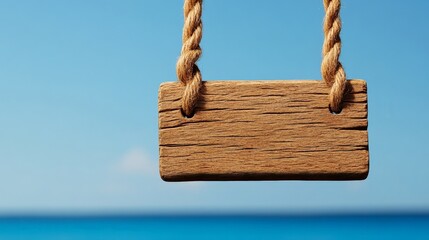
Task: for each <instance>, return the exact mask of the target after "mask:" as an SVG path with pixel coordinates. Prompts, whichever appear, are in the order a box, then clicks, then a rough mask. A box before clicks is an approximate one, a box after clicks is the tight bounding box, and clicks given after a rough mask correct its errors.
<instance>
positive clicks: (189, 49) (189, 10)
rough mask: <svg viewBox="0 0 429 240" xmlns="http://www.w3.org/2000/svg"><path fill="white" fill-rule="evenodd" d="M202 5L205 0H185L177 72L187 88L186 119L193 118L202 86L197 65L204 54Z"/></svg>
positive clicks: (184, 110)
mask: <svg viewBox="0 0 429 240" xmlns="http://www.w3.org/2000/svg"><path fill="white" fill-rule="evenodd" d="M202 3H203V0H185V5H184V13H185V26H184V27H183V36H182V41H183V45H182V52H181V55H180V57H179V60H178V61H177V66H176V72H177V77H178V78H179V80H180V82H182V84H183V85H184V86H185V91H184V93H183V97H182V112H183V114H184V115H185V116H186V117H192V115H193V113H194V108H195V106H196V104H197V102H198V98H199V95H200V89H201V85H202V77H201V72H200V69H199V68H198V66H197V64H196V62H197V61H198V59H199V58H200V56H201V54H202V50H201V47H200V42H201V38H202V36H203V24H202V21H201V15H202Z"/></svg>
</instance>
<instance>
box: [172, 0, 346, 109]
mask: <svg viewBox="0 0 429 240" xmlns="http://www.w3.org/2000/svg"><path fill="white" fill-rule="evenodd" d="M202 3H203V0H185V4H184V13H185V25H184V27H183V36H182V41H183V45H182V52H181V55H180V57H179V60H178V61H177V66H176V72H177V77H178V79H179V81H180V82H181V83H182V84H183V85H184V86H185V90H184V92H183V97H182V113H183V115H184V116H186V117H192V116H193V114H194V109H195V107H196V105H197V102H198V99H199V95H200V90H201V86H202V77H201V72H200V70H199V68H198V66H197V64H196V62H197V61H198V59H199V58H200V56H201V54H202V50H201V47H200V42H201V38H202V34H203V32H202V29H203V26H202V21H201V15H202ZM323 4H324V7H325V11H326V15H325V20H324V26H323V29H324V35H325V41H324V43H323V60H322V65H321V72H322V77H323V80H324V81H325V82H326V84H327V85H328V86H329V87H331V91H330V93H329V108H330V110H331V111H332V112H334V113H339V112H341V109H342V102H343V98H344V94H345V91H346V73H345V71H344V68H343V66H342V64H341V62H340V61H339V58H340V54H341V38H340V33H341V19H340V9H341V0H323Z"/></svg>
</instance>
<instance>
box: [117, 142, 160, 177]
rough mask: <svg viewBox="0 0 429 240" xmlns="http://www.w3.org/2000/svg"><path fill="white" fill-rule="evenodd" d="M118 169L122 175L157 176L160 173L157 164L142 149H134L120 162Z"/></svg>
mask: <svg viewBox="0 0 429 240" xmlns="http://www.w3.org/2000/svg"><path fill="white" fill-rule="evenodd" d="M116 169H117V170H118V171H120V172H122V173H129V174H144V175H146V176H147V175H155V174H157V173H158V167H157V164H156V162H154V161H152V160H151V158H150V157H149V155H148V154H147V153H146V152H145V151H143V149H141V148H134V149H131V150H129V151H128V152H127V153H125V154H124V155H123V156H122V158H121V159H120V160H119V164H118V165H117V167H116Z"/></svg>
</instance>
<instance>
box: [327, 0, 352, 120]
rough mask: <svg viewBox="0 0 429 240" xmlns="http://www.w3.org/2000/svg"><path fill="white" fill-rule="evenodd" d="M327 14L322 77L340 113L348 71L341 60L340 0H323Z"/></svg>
mask: <svg viewBox="0 0 429 240" xmlns="http://www.w3.org/2000/svg"><path fill="white" fill-rule="evenodd" d="M323 5H324V7H325V11H326V15H325V21H324V26H323V30H324V33H325V41H324V43H323V60H322V66H321V70H322V77H323V80H324V81H325V82H326V84H328V86H330V87H331V91H330V93H329V107H330V109H331V111H332V112H335V113H339V112H341V109H342V102H343V97H344V94H345V91H346V83H347V82H346V80H347V79H346V73H345V71H344V68H343V66H342V64H341V62H340V61H339V58H340V54H341V38H340V33H341V19H340V9H341V1H340V0H323Z"/></svg>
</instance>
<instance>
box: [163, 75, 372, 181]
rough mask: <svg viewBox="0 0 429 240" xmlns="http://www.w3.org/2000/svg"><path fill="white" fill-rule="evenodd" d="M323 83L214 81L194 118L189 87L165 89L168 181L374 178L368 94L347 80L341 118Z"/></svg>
mask: <svg viewBox="0 0 429 240" xmlns="http://www.w3.org/2000/svg"><path fill="white" fill-rule="evenodd" d="M329 90H330V88H329V87H327V86H326V84H325V83H324V82H323V81H210V82H204V83H203V89H202V97H201V99H200V101H199V105H198V106H197V108H196V114H195V115H194V116H193V117H192V118H185V117H184V116H183V115H182V113H181V110H180V106H181V98H182V94H183V86H182V85H181V84H180V83H176V82H174V83H163V84H162V85H161V87H160V89H159V151H160V162H159V166H160V173H161V177H162V179H164V180H165V181H200V180H201V181H202V180H214V181H227V180H360V179H365V178H366V177H367V175H368V168H369V157H368V133H367V126H368V122H367V115H368V114H367V91H366V83H365V81H362V80H350V81H348V91H349V93H348V95H347V97H346V99H345V101H344V104H343V110H342V112H341V113H340V114H332V113H331V112H330V111H329V107H328V102H329V100H328V94H329Z"/></svg>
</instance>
